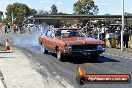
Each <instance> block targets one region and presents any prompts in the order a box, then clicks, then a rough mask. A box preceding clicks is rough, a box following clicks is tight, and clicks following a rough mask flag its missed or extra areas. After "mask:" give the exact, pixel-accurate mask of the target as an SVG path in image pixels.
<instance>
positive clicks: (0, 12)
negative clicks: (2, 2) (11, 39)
mask: <svg viewBox="0 0 132 88" xmlns="http://www.w3.org/2000/svg"><path fill="white" fill-rule="evenodd" d="M2 17H3V12H2V11H0V22H1V21H2Z"/></svg>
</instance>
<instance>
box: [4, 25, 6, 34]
mask: <svg viewBox="0 0 132 88" xmlns="http://www.w3.org/2000/svg"><path fill="white" fill-rule="evenodd" d="M4 28H5V33H7V25H5V26H4Z"/></svg>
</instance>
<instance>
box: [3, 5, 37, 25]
mask: <svg viewBox="0 0 132 88" xmlns="http://www.w3.org/2000/svg"><path fill="white" fill-rule="evenodd" d="M35 13H37V11H36V10H35V9H31V8H29V7H28V6H27V5H26V4H22V3H13V5H11V4H9V5H8V6H7V8H6V20H7V21H9V22H11V21H12V16H13V18H14V21H13V23H16V24H22V22H23V20H24V18H25V17H28V16H30V15H32V14H35Z"/></svg>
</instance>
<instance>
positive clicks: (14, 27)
mask: <svg viewBox="0 0 132 88" xmlns="http://www.w3.org/2000/svg"><path fill="white" fill-rule="evenodd" d="M13 29H14V34H15V33H16V31H17V26H16V24H14V25H13Z"/></svg>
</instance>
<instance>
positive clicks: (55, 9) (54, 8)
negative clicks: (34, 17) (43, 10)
mask: <svg viewBox="0 0 132 88" xmlns="http://www.w3.org/2000/svg"><path fill="white" fill-rule="evenodd" d="M57 12H58V10H57V7H56V6H55V5H54V4H53V5H52V7H51V14H53V15H56V14H57Z"/></svg>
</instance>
